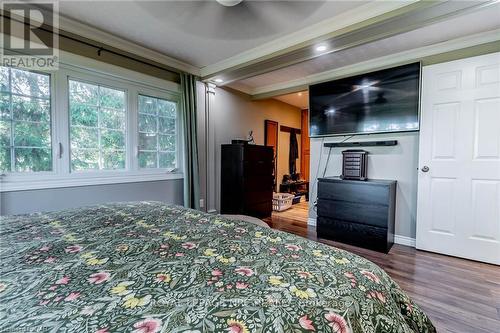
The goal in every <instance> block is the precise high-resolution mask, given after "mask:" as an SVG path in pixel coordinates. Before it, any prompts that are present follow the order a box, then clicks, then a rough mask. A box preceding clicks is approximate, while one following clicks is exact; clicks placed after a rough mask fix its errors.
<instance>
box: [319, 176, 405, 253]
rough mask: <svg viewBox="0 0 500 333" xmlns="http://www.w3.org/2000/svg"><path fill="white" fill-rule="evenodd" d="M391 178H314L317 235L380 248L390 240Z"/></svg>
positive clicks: (393, 193)
mask: <svg viewBox="0 0 500 333" xmlns="http://www.w3.org/2000/svg"><path fill="white" fill-rule="evenodd" d="M395 211H396V181H395V180H376V179H370V180H367V181H359V180H342V179H340V178H333V177H332V178H319V179H318V201H317V216H318V217H317V226H316V230H317V233H318V237H319V238H325V239H330V240H334V241H338V242H341V243H347V244H351V245H355V246H359V247H364V248H368V249H372V250H376V251H380V252H386V253H387V252H389V250H390V249H391V246H392V245H393V244H394V216H395Z"/></svg>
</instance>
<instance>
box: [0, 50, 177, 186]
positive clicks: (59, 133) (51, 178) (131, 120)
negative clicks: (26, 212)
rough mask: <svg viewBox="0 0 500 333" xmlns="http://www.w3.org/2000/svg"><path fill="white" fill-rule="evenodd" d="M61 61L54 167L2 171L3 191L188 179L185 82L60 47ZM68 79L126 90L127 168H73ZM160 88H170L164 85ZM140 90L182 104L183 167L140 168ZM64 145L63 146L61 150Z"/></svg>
mask: <svg viewBox="0 0 500 333" xmlns="http://www.w3.org/2000/svg"><path fill="white" fill-rule="evenodd" d="M60 59H61V62H60V66H59V70H57V71H55V72H46V73H47V74H50V76H51V78H50V79H51V89H52V90H51V101H52V105H51V107H52V109H51V124H52V162H53V169H52V171H50V172H36V173H6V174H4V175H1V176H0V192H11V191H24V190H35V189H48V188H63V187H77V186H91V185H104V184H120V183H134V182H147V181H159V180H171V179H183V177H184V175H183V165H184V163H183V162H184V154H183V149H182V147H183V146H184V145H183V128H184V126H183V124H182V117H181V103H180V97H181V96H180V93H179V91H180V85H179V84H177V83H174V82H170V81H165V80H162V79H159V78H155V77H151V76H148V75H145V74H142V73H138V72H135V71H131V70H128V69H125V68H122V67H118V66H114V65H109V64H106V63H102V62H99V61H95V60H93V59H89V58H85V57H81V56H78V55H74V54H71V53H68V52H64V51H60ZM68 79H75V80H83V81H87V82H92V83H95V84H101V85H105V86H110V87H114V88H118V89H122V90H124V91H125V93H126V99H127V105H126V112H127V113H126V114H127V115H126V133H127V135H126V151H127V155H126V163H125V164H126V169H125V170H95V171H90V170H89V171H77V172H71V170H70V169H71V168H70V163H71V161H70V138H69V99H68V89H69V85H68ZM157 87H164V89H159V88H157ZM138 94H145V95H149V96H154V97H159V98H164V99H168V100H170V101H173V102H176V103H177V106H178V107H177V112H178V114H177V119H178V120H177V121H178V133H177V147H178V149H177V168H176V169H175V170H167V169H140V168H139V167H138V158H137V152H138V123H137V121H138V110H137V109H138ZM60 144H61V145H62V151H59V147H60Z"/></svg>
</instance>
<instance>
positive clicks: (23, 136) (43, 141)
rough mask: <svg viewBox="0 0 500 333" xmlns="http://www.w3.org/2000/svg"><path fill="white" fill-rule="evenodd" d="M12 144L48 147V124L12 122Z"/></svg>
mask: <svg viewBox="0 0 500 333" xmlns="http://www.w3.org/2000/svg"><path fill="white" fill-rule="evenodd" d="M14 146H21V147H39V148H44V147H50V128H49V124H47V123H32V122H24V121H22V122H14Z"/></svg>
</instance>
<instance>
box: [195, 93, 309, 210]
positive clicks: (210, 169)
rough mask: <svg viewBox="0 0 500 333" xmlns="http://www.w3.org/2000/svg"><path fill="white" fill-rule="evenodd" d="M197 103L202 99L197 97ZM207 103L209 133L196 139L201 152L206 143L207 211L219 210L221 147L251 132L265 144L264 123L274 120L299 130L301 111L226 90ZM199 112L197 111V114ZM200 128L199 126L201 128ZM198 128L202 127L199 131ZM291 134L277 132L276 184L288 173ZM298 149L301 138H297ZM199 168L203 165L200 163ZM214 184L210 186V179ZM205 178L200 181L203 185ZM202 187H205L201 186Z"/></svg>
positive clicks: (287, 105)
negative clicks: (207, 150) (202, 137)
mask: <svg viewBox="0 0 500 333" xmlns="http://www.w3.org/2000/svg"><path fill="white" fill-rule="evenodd" d="M198 98H199V99H200V100H202V99H205V97H204V96H200V91H199V95H198ZM208 100H209V103H208V104H209V116H208V124H209V134H208V141H207V138H204V139H203V140H199V141H198V143H199V148H200V150H203V151H204V150H205V149H206V146H205V143H206V142H208V145H209V146H208V149H209V150H211V151H209V152H208V165H207V166H206V170H207V176H208V178H209V179H208V180H209V184H208V197H209V198H208V202H207V209H208V210H209V211H210V210H214V209H216V210H219V208H220V202H219V198H220V156H221V155H220V151H221V145H222V144H225V143H231V140H232V139H236V138H246V137H247V135H248V131H250V130H253V133H254V139H255V142H256V143H257V144H259V145H263V144H264V120H266V119H270V120H274V121H277V122H278V123H279V125H286V126H290V127H295V128H300V109H299V108H296V107H293V106H291V105H289V104H286V103H283V102H280V101H277V100H274V99H269V100H259V101H253V100H252V99H251V98H250V96H248V95H246V94H243V93H240V92H237V91H234V90H230V89H226V88H215V89H214V94H209V95H208ZM200 111H201V110H198V112H199V113H200ZM198 121H199V122H204V117H203V115H201V114H199V116H198ZM200 127H202V126H200ZM200 129H201V128H200ZM289 140H290V134H288V133H283V132H279V137H278V182H281V178H282V177H283V174H285V173H288V152H289ZM297 140H298V142H299V149H300V135H298V136H297ZM200 166H201V168H203V167H204V163H203V162H201V163H200ZM297 169H298V170H299V169H300V159H297ZM212 177H213V179H214V182H213V184H210V182H211V179H212ZM205 181H206V179H201V183H202V184H203V183H204V182H205ZM202 187H204V186H203V185H202Z"/></svg>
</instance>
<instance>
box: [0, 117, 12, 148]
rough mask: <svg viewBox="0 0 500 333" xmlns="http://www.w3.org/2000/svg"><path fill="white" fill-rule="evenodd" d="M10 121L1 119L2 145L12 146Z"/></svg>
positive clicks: (0, 143) (0, 144)
mask: <svg viewBox="0 0 500 333" xmlns="http://www.w3.org/2000/svg"><path fill="white" fill-rule="evenodd" d="M10 124H11V122H10V121H0V147H10Z"/></svg>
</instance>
